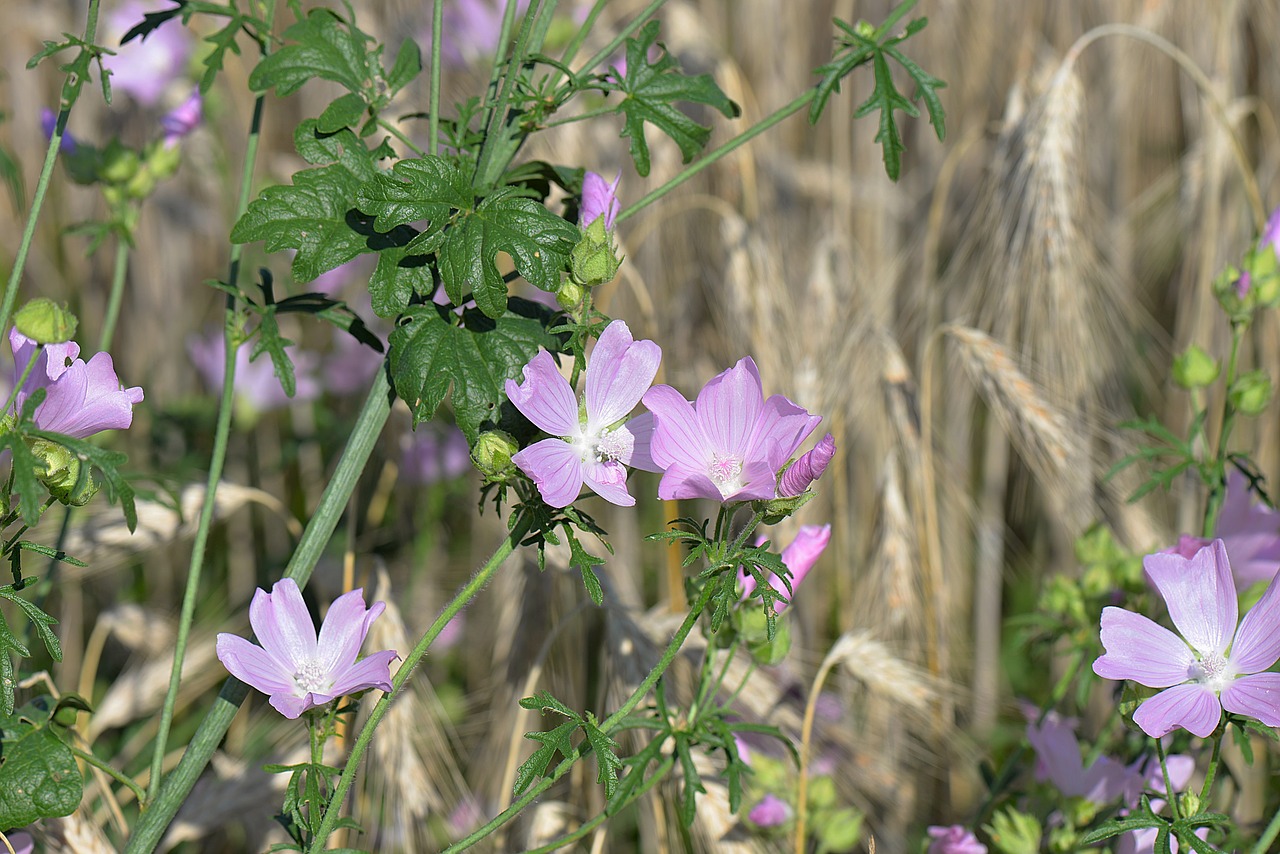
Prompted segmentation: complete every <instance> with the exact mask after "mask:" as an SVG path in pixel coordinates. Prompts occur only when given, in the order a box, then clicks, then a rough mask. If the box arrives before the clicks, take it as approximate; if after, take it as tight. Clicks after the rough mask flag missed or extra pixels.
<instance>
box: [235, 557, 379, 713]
mask: <svg viewBox="0 0 1280 854" xmlns="http://www.w3.org/2000/svg"><path fill="white" fill-rule="evenodd" d="M385 607H386V605H384V604H383V603H382V602H374V603H373V607H371V608H368V609H366V608H365V606H364V591H363V590H361V589H359V588H357V589H355V590H352V591H351V592H350V593H344V594H342V595H341V596H339V597H338V598H337V599H335V600H334V601H333V604H332V605H330V606H329V613H327V614H325V617H324V622H323V623H322V624H321V626H320V635H319V637H317V636H316V627H315V623H313V622H312V620H311V614H309V613H308V612H307V606H306V603H304V602H303V601H302V591H301V590H299V589H298V585H297V584H296V583H295V582H294V581H293V579H291V578H282V579H280V580H279V581H277V582H276V583H275V585H274V586H273V587H272V588H271V592H270V593H268V592H267V591H265V590H263V589H261V588H259V589H258V592H256V593H254V594H253V601H252V602H251V603H250V604H249V625H250V626H252V627H253V633H254V634H255V635H257V637H258V641H259V642H260V643H261V644H262V646H258V644H255V643H251V642H249V641H247V640H245V639H244V638H242V637H240V636H239V635H233V634H228V633H226V632H223V633H221V634H219V635H218V640H217V652H218V660H219V661H221V662H222V665H223V666H224V667H226V668H227V670H228V671H230V673H231V675H232V676H234V677H236V678H237V679H239V680H240V681H241V682H244V683H245V684H246V685H249V686H251V687H253V688H257V689H258V690H259V691H261V692H262V693H264V694H268V695H270V697H271V705H272V706H273V707H274V708H275V710H276V711H278V712H279V713H280V714H282V715H284V716H285V717H286V718H289V719H291V720H292V719H294V718H296V717H298V716H299V715H301V714H302V713H303V712H305V711H306V710H307V709H314V708H316V707H318V706H323V705H325V704H326V703H329V702H330V701H332V700H333V699H335V698H337V697H342V696H345V695H347V694H355V693H357V692H359V691H364V690H366V689H368V688H378V689H380V690H382V691H390V690H391V662H392V661H394V660H395V659H397V658H399V657H400V656H399V655H397V654H396V651H395V650H392V649H389V650H384V651H382V652H375V653H373V654H372V655H370V656H367V657H366V658H364V659H363V660H361V661H356V656H358V655H359V654H360V647H361V646H362V645H363V644H364V639H365V635H367V634H368V633H369V626H370V625H372V624H373V621H374V620H376V619H377V618H378V615H379V614H381V613H382V611H383V609H384V608H385Z"/></svg>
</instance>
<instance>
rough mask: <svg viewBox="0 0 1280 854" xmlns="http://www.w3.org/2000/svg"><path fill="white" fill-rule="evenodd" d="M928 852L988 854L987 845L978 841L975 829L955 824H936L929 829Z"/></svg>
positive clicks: (930, 853) (939, 853) (933, 853)
mask: <svg viewBox="0 0 1280 854" xmlns="http://www.w3.org/2000/svg"><path fill="white" fill-rule="evenodd" d="M928 833H929V838H930V839H932V840H933V841H932V842H930V843H929V851H928V854H987V846H985V845H983V844H982V843H981V842H979V841H978V837H976V836H974V835H973V831H971V830H969V829H968V828H966V827H964V826H963V825H959V824H953V825H951V826H950V827H940V826H938V825H934V826H933V827H930V828H929V830H928Z"/></svg>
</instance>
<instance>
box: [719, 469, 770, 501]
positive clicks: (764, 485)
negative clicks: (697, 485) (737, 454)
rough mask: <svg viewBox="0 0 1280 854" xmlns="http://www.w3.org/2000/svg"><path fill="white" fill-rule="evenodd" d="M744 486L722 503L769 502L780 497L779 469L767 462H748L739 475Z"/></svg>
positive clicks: (723, 499)
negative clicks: (753, 500)
mask: <svg viewBox="0 0 1280 854" xmlns="http://www.w3.org/2000/svg"><path fill="white" fill-rule="evenodd" d="M738 482H739V483H741V484H742V486H741V487H740V488H739V489H737V490H735V491H733V492H731V493H729V494H728V495H725V496H723V497H722V498H721V499H720V500H721V501H747V500H749V499H760V500H766V501H767V500H768V499H770V498H776V497H777V496H778V469H777V467H776V466H774V465H772V464H771V463H769V462H768V461H766V460H750V459H749V460H747V461H746V462H745V463H744V464H743V466H742V471H741V473H739V475H738Z"/></svg>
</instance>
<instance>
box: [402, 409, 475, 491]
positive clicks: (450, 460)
mask: <svg viewBox="0 0 1280 854" xmlns="http://www.w3.org/2000/svg"><path fill="white" fill-rule="evenodd" d="M470 470H471V448H470V447H469V446H468V445H467V437H466V436H464V435H462V431H461V430H459V429H458V428H456V427H444V426H439V427H437V426H435V425H432V424H419V425H418V429H417V430H415V431H414V432H412V433H406V434H405V435H404V436H403V437H402V438H401V440H400V474H401V476H402V477H403V478H404V479H405V480H407V481H409V482H410V483H419V484H423V485H427V486H429V485H430V484H433V483H438V482H440V481H442V480H452V479H453V478H455V477H458V476H460V475H462V474H465V473H466V472H468V471H470Z"/></svg>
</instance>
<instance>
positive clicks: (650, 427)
mask: <svg viewBox="0 0 1280 854" xmlns="http://www.w3.org/2000/svg"><path fill="white" fill-rule="evenodd" d="M623 426H624V427H625V428H626V430H627V432H629V433H630V434H631V439H632V444H631V453H630V454H629V455H628V456H626V457H619V458H618V461H619V462H621V463H622V464H623V465H627V466H631V467H632V468H633V469H640V471H654V472H661V471H662V467H661V466H660V465H658V464H657V463H655V462H654V461H653V452H652V450H651V448H650V446H651V445H652V444H653V431H654V427H655V424H654V420H653V413H652V412H641V413H640V414H639V415H637V416H636V417H635V418H632V419H631V420H630V421H628V422H627V423H626V424H624V425H623Z"/></svg>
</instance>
